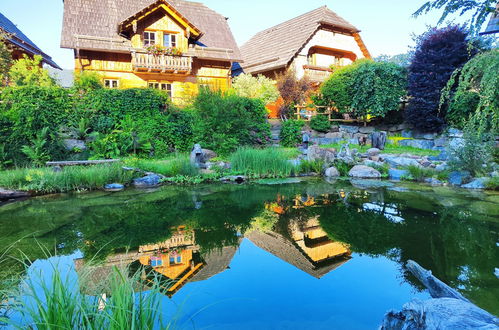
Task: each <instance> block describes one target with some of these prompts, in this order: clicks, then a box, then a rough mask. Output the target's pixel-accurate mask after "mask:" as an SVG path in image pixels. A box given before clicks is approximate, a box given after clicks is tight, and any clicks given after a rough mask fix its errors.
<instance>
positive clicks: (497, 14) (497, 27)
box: [480, 3, 499, 35]
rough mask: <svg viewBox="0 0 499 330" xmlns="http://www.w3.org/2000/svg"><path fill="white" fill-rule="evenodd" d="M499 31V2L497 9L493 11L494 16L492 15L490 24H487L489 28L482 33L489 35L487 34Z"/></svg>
mask: <svg viewBox="0 0 499 330" xmlns="http://www.w3.org/2000/svg"><path fill="white" fill-rule="evenodd" d="M497 33H499V3H498V4H497V5H496V10H495V11H494V12H493V13H492V16H491V17H490V21H489V24H488V25H487V28H486V29H485V31H483V32H482V33H480V34H481V35H487V34H497Z"/></svg>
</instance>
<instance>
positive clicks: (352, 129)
mask: <svg viewBox="0 0 499 330" xmlns="http://www.w3.org/2000/svg"><path fill="white" fill-rule="evenodd" d="M341 131H343V132H347V133H351V134H355V133H358V132H359V127H358V126H350V125H340V132H341Z"/></svg>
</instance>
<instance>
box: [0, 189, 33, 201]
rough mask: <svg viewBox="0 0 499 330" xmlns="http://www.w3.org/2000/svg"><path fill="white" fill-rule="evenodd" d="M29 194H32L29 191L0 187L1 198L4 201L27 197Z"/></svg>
mask: <svg viewBox="0 0 499 330" xmlns="http://www.w3.org/2000/svg"><path fill="white" fill-rule="evenodd" d="M29 196H30V195H29V193H27V192H25V191H17V190H8V189H3V188H0V200H2V201H4V200H9V199H16V198H25V197H29Z"/></svg>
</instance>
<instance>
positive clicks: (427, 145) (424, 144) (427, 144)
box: [399, 139, 435, 150]
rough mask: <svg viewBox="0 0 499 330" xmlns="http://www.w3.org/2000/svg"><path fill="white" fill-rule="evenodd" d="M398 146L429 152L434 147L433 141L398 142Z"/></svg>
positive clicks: (413, 140)
mask: <svg viewBox="0 0 499 330" xmlns="http://www.w3.org/2000/svg"><path fill="white" fill-rule="evenodd" d="M399 145H400V146H403V147H413V148H418V149H427V150H431V149H433V147H434V146H435V142H433V140H423V139H412V140H400V141H399Z"/></svg>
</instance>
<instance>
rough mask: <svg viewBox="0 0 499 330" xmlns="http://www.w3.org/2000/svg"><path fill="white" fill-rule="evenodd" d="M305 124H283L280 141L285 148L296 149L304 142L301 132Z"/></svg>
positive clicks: (292, 122) (291, 121)
mask: <svg viewBox="0 0 499 330" xmlns="http://www.w3.org/2000/svg"><path fill="white" fill-rule="evenodd" d="M304 125H305V123H304V122H303V121H301V120H293V119H291V120H287V121H285V122H284V123H283V124H282V127H281V133H280V135H279V139H280V140H281V145H283V146H284V147H296V146H297V145H298V144H300V143H301V142H302V133H301V130H302V128H303V126H304Z"/></svg>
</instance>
